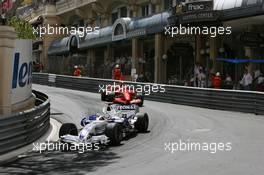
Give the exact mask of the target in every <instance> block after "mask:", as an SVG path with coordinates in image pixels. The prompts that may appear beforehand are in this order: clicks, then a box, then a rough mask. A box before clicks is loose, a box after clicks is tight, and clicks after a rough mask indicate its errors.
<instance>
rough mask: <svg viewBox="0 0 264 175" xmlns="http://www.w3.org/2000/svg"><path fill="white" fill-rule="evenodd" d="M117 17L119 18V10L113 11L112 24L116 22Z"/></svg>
mask: <svg viewBox="0 0 264 175" xmlns="http://www.w3.org/2000/svg"><path fill="white" fill-rule="evenodd" d="M117 19H118V12H114V13H112V24H114V23H115V21H116V20H117Z"/></svg>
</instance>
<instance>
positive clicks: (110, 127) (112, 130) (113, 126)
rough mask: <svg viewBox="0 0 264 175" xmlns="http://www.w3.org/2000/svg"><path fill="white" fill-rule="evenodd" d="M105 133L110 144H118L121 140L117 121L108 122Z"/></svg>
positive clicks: (121, 135)
mask: <svg viewBox="0 0 264 175" xmlns="http://www.w3.org/2000/svg"><path fill="white" fill-rule="evenodd" d="M105 135H106V136H107V137H109V140H110V144H111V145H120V143H121V141H122V140H123V133H122V126H121V125H120V124H118V123H108V124H107V125H106V129H105Z"/></svg>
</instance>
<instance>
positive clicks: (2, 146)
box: [0, 91, 50, 155]
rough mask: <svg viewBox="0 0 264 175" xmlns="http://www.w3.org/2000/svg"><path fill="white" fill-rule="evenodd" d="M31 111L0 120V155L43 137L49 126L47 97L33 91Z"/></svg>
mask: <svg viewBox="0 0 264 175" xmlns="http://www.w3.org/2000/svg"><path fill="white" fill-rule="evenodd" d="M33 94H34V95H35V97H36V106H35V107H34V108H33V109H30V110H27V111H24V112H20V113H17V114H14V115H12V116H6V117H5V116H4V117H1V118H0V155H3V154H5V153H8V152H9V151H12V150H15V149H17V148H20V147H23V146H25V145H28V144H30V143H32V142H34V141H35V140H37V139H39V138H40V137H41V136H43V135H44V134H45V133H46V132H47V131H48V129H49V126H50V123H49V121H50V101H49V98H48V96H47V95H45V94H43V93H41V92H37V91H33Z"/></svg>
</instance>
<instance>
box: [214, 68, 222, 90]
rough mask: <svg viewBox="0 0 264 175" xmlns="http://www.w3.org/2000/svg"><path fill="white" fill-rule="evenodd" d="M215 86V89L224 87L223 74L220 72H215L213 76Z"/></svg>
mask: <svg viewBox="0 0 264 175" xmlns="http://www.w3.org/2000/svg"><path fill="white" fill-rule="evenodd" d="M212 82H213V88H215V89H221V87H222V78H221V74H220V73H219V72H217V73H216V74H215V76H214V77H213V80H212Z"/></svg>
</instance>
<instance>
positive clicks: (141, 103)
mask: <svg viewBox="0 0 264 175" xmlns="http://www.w3.org/2000/svg"><path fill="white" fill-rule="evenodd" d="M137 99H140V100H141V102H140V103H139V104H138V106H139V107H142V106H143V104H144V97H143V95H137Z"/></svg>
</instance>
